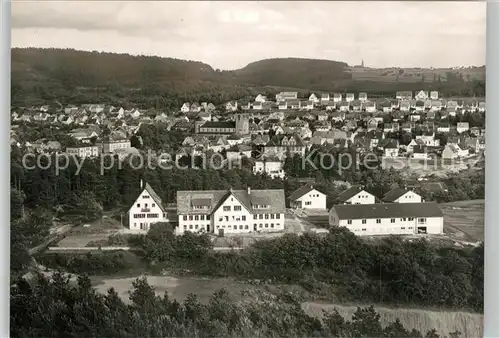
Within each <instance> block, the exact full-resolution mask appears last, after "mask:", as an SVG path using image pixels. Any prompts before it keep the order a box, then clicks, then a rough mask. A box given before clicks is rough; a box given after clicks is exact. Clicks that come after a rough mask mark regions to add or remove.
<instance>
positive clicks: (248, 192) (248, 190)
mask: <svg viewBox="0 0 500 338" xmlns="http://www.w3.org/2000/svg"><path fill="white" fill-rule="evenodd" d="M251 192H252V189H250V187H247V194H248V195H250V193H251Z"/></svg>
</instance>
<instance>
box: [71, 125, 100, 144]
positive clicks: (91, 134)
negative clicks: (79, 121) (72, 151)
mask: <svg viewBox="0 0 500 338" xmlns="http://www.w3.org/2000/svg"><path fill="white" fill-rule="evenodd" d="M69 136H71V137H73V138H74V139H76V140H78V141H82V142H84V143H89V142H90V139H92V138H97V136H98V134H97V132H96V131H95V130H93V129H90V128H87V129H81V128H80V129H73V130H72V131H70V132H69Z"/></svg>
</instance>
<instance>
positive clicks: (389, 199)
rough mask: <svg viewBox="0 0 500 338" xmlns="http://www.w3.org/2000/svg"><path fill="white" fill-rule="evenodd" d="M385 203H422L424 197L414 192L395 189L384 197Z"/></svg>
mask: <svg viewBox="0 0 500 338" xmlns="http://www.w3.org/2000/svg"><path fill="white" fill-rule="evenodd" d="M382 202H384V203H422V202H424V201H422V196H420V195H419V194H417V193H415V192H414V191H412V190H407V189H403V188H394V189H391V190H390V191H389V192H387V193H386V194H385V195H384V197H382Z"/></svg>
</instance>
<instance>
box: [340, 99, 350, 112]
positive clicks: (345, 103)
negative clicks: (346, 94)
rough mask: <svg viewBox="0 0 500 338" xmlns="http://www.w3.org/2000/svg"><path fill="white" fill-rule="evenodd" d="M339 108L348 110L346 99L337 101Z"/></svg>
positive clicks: (343, 110)
mask: <svg viewBox="0 0 500 338" xmlns="http://www.w3.org/2000/svg"><path fill="white" fill-rule="evenodd" d="M339 110H340V111H341V112H348V111H349V102H348V101H342V102H340V103H339Z"/></svg>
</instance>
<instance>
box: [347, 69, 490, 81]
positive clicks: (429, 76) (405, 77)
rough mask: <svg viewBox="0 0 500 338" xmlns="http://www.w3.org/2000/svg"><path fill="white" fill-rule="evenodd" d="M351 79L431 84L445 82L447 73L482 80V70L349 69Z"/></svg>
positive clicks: (483, 75) (465, 78)
mask: <svg viewBox="0 0 500 338" xmlns="http://www.w3.org/2000/svg"><path fill="white" fill-rule="evenodd" d="M348 71H349V72H350V73H351V74H352V79H353V80H355V81H377V82H389V83H396V82H400V83H417V82H422V77H423V80H424V83H432V82H434V81H435V80H437V78H438V77H440V78H441V81H442V82H446V81H447V77H448V73H453V74H454V75H455V76H461V77H462V78H463V80H464V81H472V80H484V78H485V74H486V73H485V69H484V68H463V69H422V68H401V69H400V68H357V67H356V68H354V67H353V68H349V69H348Z"/></svg>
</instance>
